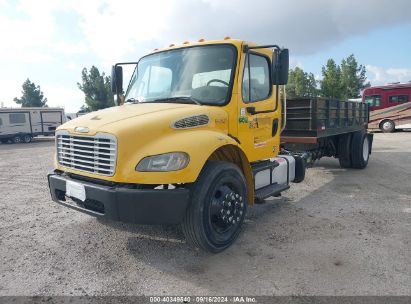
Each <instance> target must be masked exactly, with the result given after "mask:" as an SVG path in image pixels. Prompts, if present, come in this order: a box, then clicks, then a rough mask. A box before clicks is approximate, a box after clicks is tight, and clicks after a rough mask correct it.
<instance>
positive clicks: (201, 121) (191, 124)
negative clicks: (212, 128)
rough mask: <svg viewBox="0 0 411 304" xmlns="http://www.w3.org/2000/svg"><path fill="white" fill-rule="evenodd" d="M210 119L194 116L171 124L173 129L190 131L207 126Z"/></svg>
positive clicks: (204, 116) (203, 116)
mask: <svg viewBox="0 0 411 304" xmlns="http://www.w3.org/2000/svg"><path fill="white" fill-rule="evenodd" d="M209 122H210V118H209V117H208V116H207V115H205V114H202V115H196V116H190V117H186V118H183V119H180V120H177V121H176V122H174V123H173V124H172V128H174V129H191V128H197V127H201V126H205V125H208V123H209Z"/></svg>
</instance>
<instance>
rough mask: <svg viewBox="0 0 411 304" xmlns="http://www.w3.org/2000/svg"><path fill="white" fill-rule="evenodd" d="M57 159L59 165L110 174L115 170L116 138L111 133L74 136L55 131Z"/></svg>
mask: <svg viewBox="0 0 411 304" xmlns="http://www.w3.org/2000/svg"><path fill="white" fill-rule="evenodd" d="M56 143H57V160H58V162H59V164H60V165H62V166H64V167H67V168H71V169H75V170H80V171H85V172H90V173H95V174H100V175H107V176H112V175H114V173H115V172H116V160H117V140H116V138H115V137H114V136H113V135H109V134H97V135H95V136H76V135H70V134H68V133H66V132H61V131H60V132H57V134H56Z"/></svg>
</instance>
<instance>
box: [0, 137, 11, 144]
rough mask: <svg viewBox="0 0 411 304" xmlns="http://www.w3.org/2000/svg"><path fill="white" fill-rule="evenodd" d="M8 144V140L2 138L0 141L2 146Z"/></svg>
mask: <svg viewBox="0 0 411 304" xmlns="http://www.w3.org/2000/svg"><path fill="white" fill-rule="evenodd" d="M8 142H9V140H8V139H4V138H3V139H1V143H2V144H7V143H8Z"/></svg>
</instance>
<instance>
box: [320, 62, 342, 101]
mask: <svg viewBox="0 0 411 304" xmlns="http://www.w3.org/2000/svg"><path fill="white" fill-rule="evenodd" d="M322 75H323V79H322V80H321V82H320V84H321V85H320V86H321V89H320V90H321V96H323V97H328V98H336V99H341V98H343V95H344V87H343V85H342V82H341V78H342V76H341V68H340V66H338V65H337V64H336V63H335V61H334V60H333V59H328V61H327V64H326V66H323V68H322Z"/></svg>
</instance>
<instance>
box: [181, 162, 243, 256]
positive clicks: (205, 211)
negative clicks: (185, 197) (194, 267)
mask: <svg viewBox="0 0 411 304" xmlns="http://www.w3.org/2000/svg"><path fill="white" fill-rule="evenodd" d="M246 189H247V188H246V181H245V178H244V176H243V174H242V172H241V171H240V169H239V168H238V167H237V166H235V165H234V164H231V163H227V162H222V161H213V162H207V163H206V165H205V167H204V169H203V170H202V172H201V174H200V176H199V178H198V180H197V181H196V182H195V183H194V184H193V185H192V189H191V202H190V206H189V207H188V208H187V212H186V216H185V218H184V220H183V223H182V230H183V232H184V235H185V237H186V239H187V241H188V242H190V243H192V244H193V245H195V246H197V247H200V248H202V249H204V250H206V251H209V252H212V253H218V252H221V251H223V250H224V249H226V248H228V247H229V246H230V245H231V244H232V243H233V242H234V241H235V239H236V238H237V237H238V235H239V233H240V231H241V226H242V223H243V221H244V217H245V214H246V211H247V190H246Z"/></svg>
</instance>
